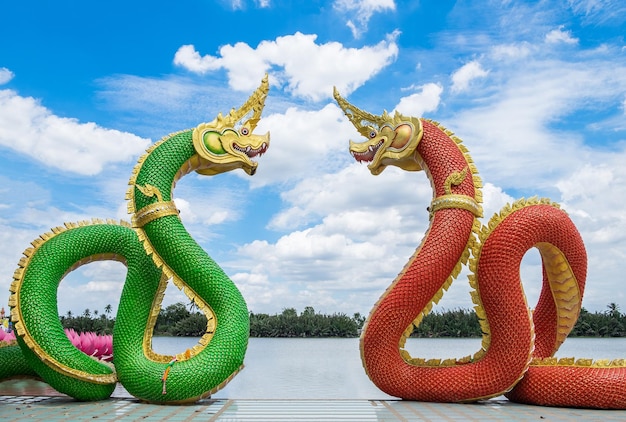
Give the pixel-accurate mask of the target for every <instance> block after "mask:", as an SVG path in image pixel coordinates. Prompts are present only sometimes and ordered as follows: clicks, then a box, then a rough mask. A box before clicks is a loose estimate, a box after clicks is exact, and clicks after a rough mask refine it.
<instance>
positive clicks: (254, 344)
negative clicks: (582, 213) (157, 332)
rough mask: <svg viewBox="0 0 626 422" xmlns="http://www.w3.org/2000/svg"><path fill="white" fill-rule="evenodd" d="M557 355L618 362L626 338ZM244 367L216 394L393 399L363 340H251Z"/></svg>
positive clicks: (430, 349) (587, 343) (462, 346)
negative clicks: (365, 356)
mask: <svg viewBox="0 0 626 422" xmlns="http://www.w3.org/2000/svg"><path fill="white" fill-rule="evenodd" d="M197 341H198V339H197V338H181V337H155V338H154V339H153V347H154V349H155V351H156V352H157V353H162V354H176V353H180V352H183V351H184V350H185V349H187V348H189V347H192V346H194V345H195V344H196V343H197ZM480 343H481V340H480V339H408V341H407V345H406V349H407V350H408V351H409V353H410V354H411V355H412V356H414V357H424V358H460V357H463V356H467V355H471V354H474V353H475V352H476V351H477V350H478V349H479V348H480ZM557 356H559V357H566V356H567V357H570V356H575V357H581V358H583V357H585V358H593V359H616V358H624V357H626V338H616V339H586V338H585V339H580V338H574V339H568V340H566V341H565V343H564V344H563V345H562V346H561V349H560V350H559V352H558V353H557ZM245 365H246V367H245V368H244V370H243V371H242V372H241V373H239V374H238V375H237V376H236V377H235V378H234V379H233V380H232V381H231V382H230V383H229V384H228V385H227V386H226V387H225V388H223V389H222V390H220V391H218V392H217V393H216V394H214V395H213V397H215V398H229V399H329V398H332V399H378V400H384V399H390V398H391V397H390V396H388V395H387V394H385V393H383V392H382V391H380V390H379V389H378V388H377V387H376V386H375V385H374V384H373V383H372V382H371V381H370V380H369V378H368V377H367V375H366V374H365V370H364V369H363V367H362V366H361V357H360V351H359V339H356V338H350V339H336V338H319V339H317V338H306V339H303V338H298V339H285V338H251V339H250V342H249V344H248V351H247V353H246V358H245Z"/></svg>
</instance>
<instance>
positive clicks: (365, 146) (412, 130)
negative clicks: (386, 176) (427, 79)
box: [334, 88, 424, 175]
mask: <svg viewBox="0 0 626 422" xmlns="http://www.w3.org/2000/svg"><path fill="white" fill-rule="evenodd" d="M334 97H335V100H336V101H337V104H339V107H341V109H342V110H343V112H344V113H345V114H346V116H347V117H348V119H350V121H351V122H352V124H353V125H354V126H355V127H356V129H357V130H358V131H359V133H361V135H363V136H364V137H365V138H367V140H366V141H364V142H353V141H350V153H351V154H352V156H353V157H354V158H355V160H357V161H358V162H363V161H364V162H368V163H370V164H368V166H367V168H368V169H369V170H370V172H371V173H372V174H374V175H378V174H380V173H382V171H383V170H384V169H385V168H386V167H387V166H396V167H400V168H402V169H404V170H408V171H419V170H422V167H421V166H420V164H419V163H418V161H417V160H416V152H415V150H416V149H417V145H418V144H419V142H420V140H421V139H422V135H423V133H424V132H423V129H422V122H421V120H420V119H418V118H415V117H406V116H403V115H402V114H400V113H398V112H396V113H395V114H394V116H393V117H392V116H390V115H389V114H387V112H386V111H385V112H384V113H383V114H382V116H375V115H373V114H370V113H367V112H365V111H363V110H360V109H358V108H357V107H355V106H353V105H352V104H350V103H349V102H348V101H346V100H345V99H344V98H342V97H341V95H339V92H337V89H336V88H335V90H334Z"/></svg>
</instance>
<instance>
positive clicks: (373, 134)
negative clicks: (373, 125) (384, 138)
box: [370, 130, 376, 138]
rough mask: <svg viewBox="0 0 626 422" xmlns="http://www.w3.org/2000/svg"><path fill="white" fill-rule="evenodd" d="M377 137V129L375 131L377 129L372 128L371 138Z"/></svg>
mask: <svg viewBox="0 0 626 422" xmlns="http://www.w3.org/2000/svg"><path fill="white" fill-rule="evenodd" d="M375 137H376V131H375V130H372V131H371V132H370V138H375Z"/></svg>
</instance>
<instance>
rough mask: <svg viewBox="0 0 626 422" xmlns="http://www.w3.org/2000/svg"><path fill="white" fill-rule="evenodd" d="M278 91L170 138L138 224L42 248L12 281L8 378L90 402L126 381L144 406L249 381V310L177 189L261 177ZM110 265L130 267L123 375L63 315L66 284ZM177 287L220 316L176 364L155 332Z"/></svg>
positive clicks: (152, 151)
mask: <svg viewBox="0 0 626 422" xmlns="http://www.w3.org/2000/svg"><path fill="white" fill-rule="evenodd" d="M268 86H269V85H268V81H267V76H266V77H265V79H264V80H263V82H262V84H261V86H260V87H259V89H257V91H255V93H253V94H252V96H251V97H250V99H249V100H248V101H247V102H246V103H245V104H244V105H243V106H242V107H241V108H240V109H239V110H236V111H235V110H234V109H233V110H232V111H231V112H230V114H228V115H227V116H225V117H223V116H222V115H221V114H220V115H218V117H217V118H216V119H215V120H214V121H213V122H211V123H205V124H202V125H200V126H198V127H197V128H195V129H194V130H193V131H192V130H188V131H184V132H179V133H176V134H173V135H170V136H169V137H166V138H164V139H163V140H161V141H159V142H158V143H156V144H155V145H153V146H152V147H151V148H149V149H148V151H147V153H146V155H144V156H143V157H141V158H140V159H139V163H138V165H137V166H136V167H135V169H134V172H133V175H132V176H131V179H130V182H129V184H130V189H129V191H128V194H127V199H129V207H128V208H129V211H130V212H131V213H133V214H134V216H133V227H131V225H130V224H128V223H124V222H120V223H117V222H114V221H110V220H109V221H107V222H103V221H99V220H94V221H93V222H80V223H75V224H68V223H66V225H65V227H57V228H55V229H53V230H52V233H46V234H44V235H42V236H41V237H40V238H39V239H36V240H35V241H33V242H32V245H33V247H32V248H29V249H27V250H26V251H25V252H24V255H25V256H24V257H23V258H22V259H21V260H20V263H19V267H18V269H17V270H16V271H15V275H14V281H13V283H12V285H11V292H12V294H11V297H10V299H9V305H10V307H11V318H12V320H13V322H14V325H15V330H16V333H17V336H16V337H17V343H18V345H17V346H15V345H6V343H0V380H2V379H7V378H11V377H16V376H20V375H22V376H36V377H40V378H42V379H43V380H44V381H46V382H47V383H48V384H50V385H51V386H52V387H53V388H55V389H56V390H58V391H60V392H62V393H65V394H67V395H70V396H72V397H74V398H76V399H78V400H101V399H105V398H107V397H109V396H110V395H111V393H112V392H113V390H114V388H115V385H116V383H117V381H118V380H119V381H120V382H121V384H122V385H123V386H124V387H125V388H126V390H128V392H130V393H131V394H132V395H134V396H135V397H137V398H139V399H142V400H145V401H149V402H154V403H186V402H193V401H196V400H198V399H201V398H204V397H207V396H209V395H210V394H211V393H212V392H214V391H216V390H218V389H220V388H221V387H222V386H223V385H224V384H226V383H227V382H228V381H229V380H230V379H231V378H232V377H233V376H234V375H236V374H237V372H238V371H239V370H240V369H241V368H242V366H243V359H244V355H245V352H246V348H247V343H248V336H249V319H248V318H249V317H248V309H247V307H246V303H245V301H244V299H243V297H242V295H241V293H240V292H239V290H238V289H237V287H236V286H235V284H234V283H233V282H232V281H231V280H230V279H229V278H228V276H227V275H226V274H225V273H224V272H223V271H222V269H221V268H220V267H219V266H218V265H217V264H216V263H215V262H214V261H213V260H212V259H211V258H210V257H209V256H208V255H207V254H206V252H205V251H204V250H203V249H202V248H201V247H200V246H199V245H198V244H197V243H196V242H195V241H194V240H193V239H192V238H191V236H190V235H189V233H188V232H187V230H186V229H185V227H184V226H183V224H182V223H181V221H180V219H179V217H178V212H177V210H176V209H175V205H174V203H173V202H172V189H173V186H174V184H175V183H176V181H177V180H178V179H179V178H180V177H182V176H184V175H186V174H188V173H190V172H192V171H198V173H200V174H205V175H213V174H217V173H221V172H225V171H230V170H233V169H236V168H242V169H244V170H245V171H246V172H247V173H248V174H250V175H252V174H254V172H255V171H256V163H255V162H253V161H251V160H250V158H252V157H255V156H257V155H261V154H263V153H264V152H265V151H266V149H267V147H268V145H269V135H268V134H266V135H263V136H261V135H254V134H252V130H253V129H254V128H255V127H256V123H257V122H258V120H259V118H260V113H261V111H262V109H263V106H264V101H265V97H266V96H267V90H268ZM251 113H252V116H251V117H249V118H248V120H247V121H245V122H244V123H243V126H242V129H237V125H238V124H240V123H241V120H242V119H243V117H245V116H249V115H250V114H251ZM209 142H210V143H211V144H210V145H209ZM216 142H217V143H220V150H219V151H217V152H216V151H215V149H214V148H213V145H214V144H215V143H216ZM155 207H156V208H155ZM155 210H156V211H157V212H155ZM146 213H147V214H148V218H145V216H146ZM104 259H109V260H116V261H120V262H122V263H124V264H125V265H126V267H127V274H126V280H125V284H124V287H123V290H122V295H121V298H120V303H119V307H118V312H117V317H116V323H115V327H114V333H113V352H114V358H113V359H114V360H113V362H114V367H113V366H112V365H109V364H105V363H102V362H99V361H97V360H95V359H93V358H91V357H89V356H87V355H86V354H84V353H82V352H81V351H79V350H78V349H76V348H75V347H74V346H73V345H72V343H71V342H70V340H69V339H68V338H67V336H66V335H65V332H64V331H63V327H62V326H61V323H60V321H59V318H58V313H57V312H58V311H57V288H58V285H59V283H60V282H61V280H62V279H63V277H64V276H65V275H66V274H67V273H69V272H70V271H72V270H74V269H76V268H77V267H79V266H81V265H83V264H86V263H89V262H93V261H98V260H104ZM168 279H171V280H172V281H173V282H174V283H175V284H176V285H177V286H178V287H179V288H181V289H184V291H185V293H186V295H187V296H188V297H189V298H190V299H191V300H192V301H194V303H196V304H197V305H198V307H199V308H200V309H201V310H202V311H203V312H204V313H205V315H206V316H207V320H208V323H207V333H206V334H205V335H204V336H203V337H202V338H201V340H200V342H199V344H198V345H196V346H194V347H193V348H191V349H190V350H187V351H186V352H184V353H181V354H179V355H176V356H165V355H159V354H157V353H155V352H154V351H153V350H152V330H153V328H154V324H155V323H156V318H157V316H158V313H159V310H160V306H161V300H162V298H163V294H164V291H165V288H166V286H167V281H168ZM3 345H4V347H3Z"/></svg>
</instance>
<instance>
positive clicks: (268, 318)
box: [60, 303, 626, 338]
mask: <svg viewBox="0 0 626 422" xmlns="http://www.w3.org/2000/svg"><path fill="white" fill-rule="evenodd" d="M110 314H111V309H110V306H107V307H106V308H105V311H104V312H102V313H100V312H98V311H93V312H92V311H90V310H89V309H86V310H85V311H84V312H83V313H82V314H81V315H77V316H76V315H73V314H72V313H71V312H68V313H67V314H66V315H63V316H61V317H60V319H61V323H62V325H63V326H64V328H72V329H74V330H76V331H77V332H85V331H91V332H95V333H98V334H111V333H112V332H113V327H114V325H115V318H114V317H113V318H112V317H111V316H110ZM364 322H365V317H364V316H363V315H361V314H360V313H355V314H353V315H352V316H349V315H346V314H344V313H334V314H331V315H328V314H321V313H318V312H316V311H315V310H314V309H313V308H312V307H310V306H309V307H306V308H305V309H304V310H303V311H302V312H300V313H298V312H297V311H296V309H295V308H285V309H284V310H283V311H282V312H281V313H279V314H274V315H269V314H264V313H254V312H251V313H250V337H358V336H359V334H360V332H361V329H362V328H363V324H364ZM206 327H207V320H206V317H205V316H204V315H203V314H202V313H200V312H198V311H197V309H196V308H194V306H193V304H191V306H186V305H185V304H183V303H176V304H173V305H170V306H168V307H167V308H165V309H162V310H161V312H160V313H159V316H158V318H157V321H156V325H155V327H154V334H155V335H165V336H177V337H197V336H202V335H203V334H204V333H205V330H206ZM481 335H482V332H481V329H480V324H479V323H478V317H477V316H476V313H475V312H474V311H473V310H467V309H455V310H447V311H436V312H432V313H430V314H428V315H426V316H425V317H424V318H423V320H422V322H421V323H420V325H419V326H418V327H416V328H415V329H414V331H413V334H412V337H419V338H443V337H451V338H478V337H481ZM570 337H626V314H623V313H621V312H620V309H619V307H618V306H617V305H616V304H615V303H611V304H609V305H607V310H606V311H604V312H594V313H591V312H588V311H587V310H585V309H584V308H583V309H582V311H581V313H580V317H579V318H578V321H577V323H576V325H575V326H574V329H573V330H572V332H571V334H570Z"/></svg>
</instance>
